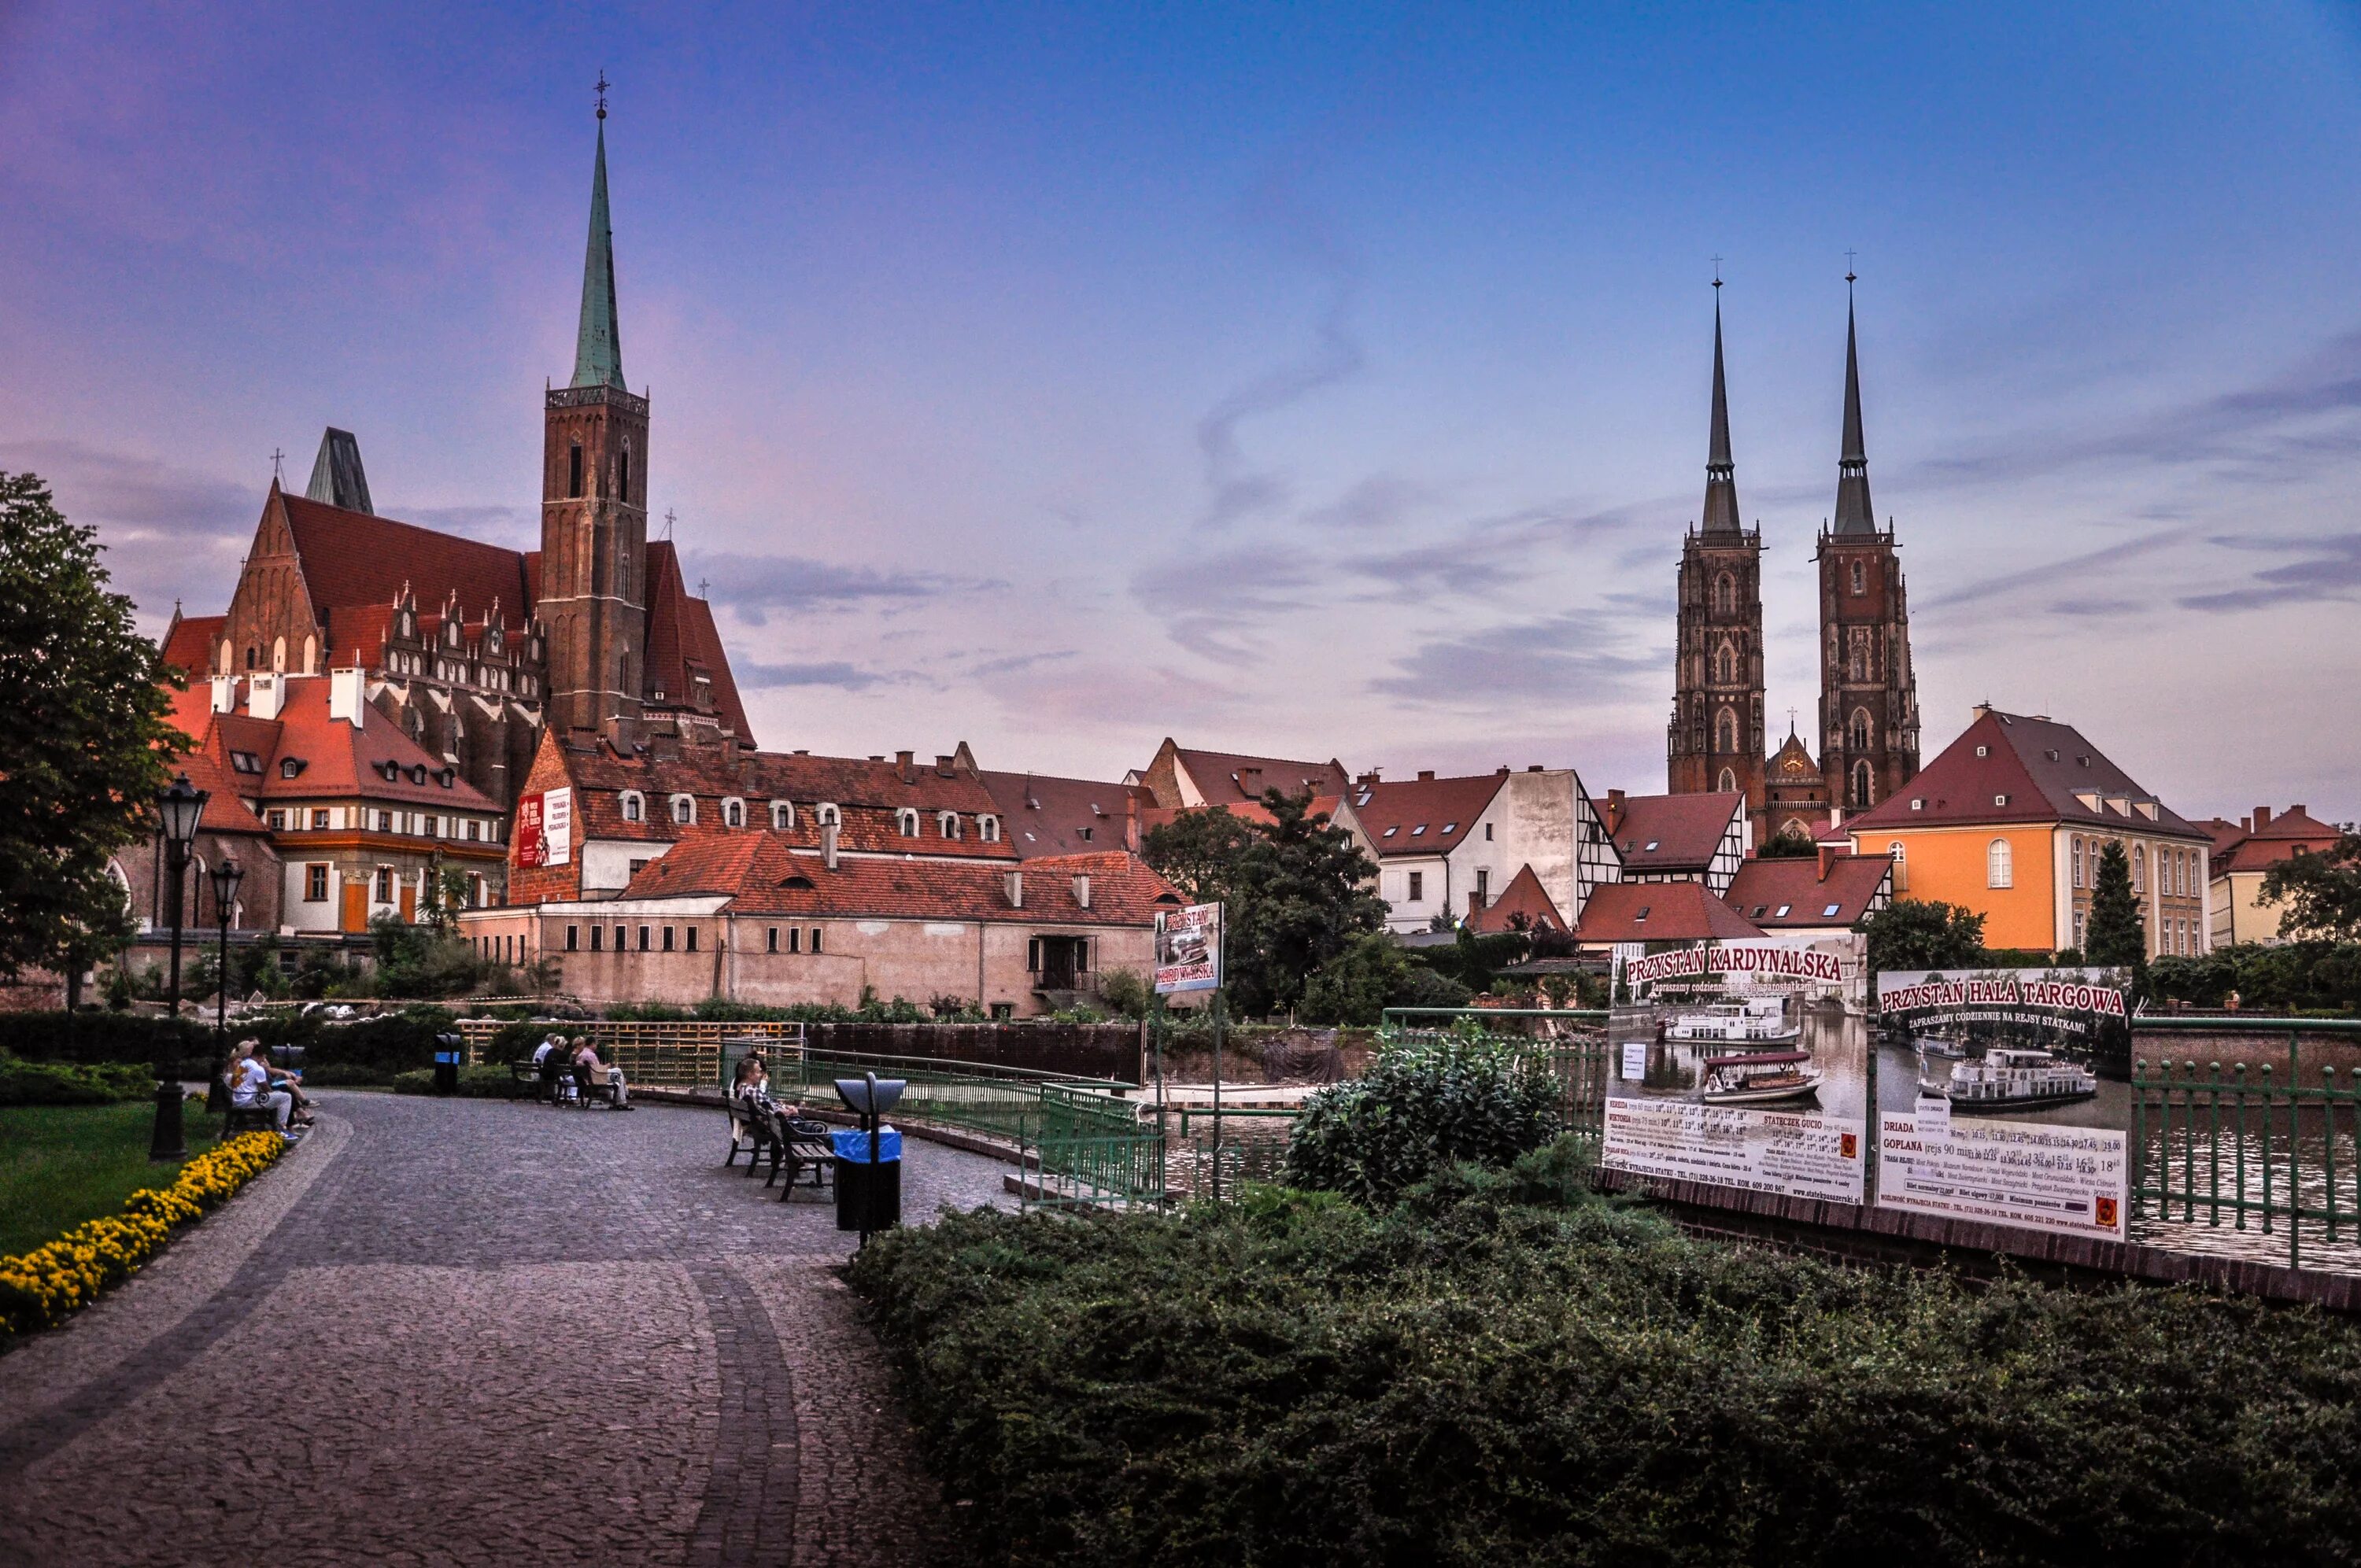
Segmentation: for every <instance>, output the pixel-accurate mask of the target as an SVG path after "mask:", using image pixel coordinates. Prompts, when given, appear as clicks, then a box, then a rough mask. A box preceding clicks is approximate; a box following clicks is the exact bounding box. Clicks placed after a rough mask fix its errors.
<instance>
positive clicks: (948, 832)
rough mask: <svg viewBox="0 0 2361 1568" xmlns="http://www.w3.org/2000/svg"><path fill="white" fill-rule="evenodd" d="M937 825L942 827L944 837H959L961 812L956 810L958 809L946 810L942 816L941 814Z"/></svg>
mask: <svg viewBox="0 0 2361 1568" xmlns="http://www.w3.org/2000/svg"><path fill="white" fill-rule="evenodd" d="M936 826H937V827H939V828H941V830H942V835H943V837H944V838H946V839H956V838H958V837H959V836H960V819H959V813H958V812H956V811H946V812H944V813H943V814H942V816H941V817H939V819H938V820H937V823H936Z"/></svg>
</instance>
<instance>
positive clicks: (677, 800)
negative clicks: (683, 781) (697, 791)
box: [672, 795, 697, 828]
mask: <svg viewBox="0 0 2361 1568" xmlns="http://www.w3.org/2000/svg"><path fill="white" fill-rule="evenodd" d="M672 819H673V821H674V822H675V823H676V824H678V825H679V826H681V827H683V828H686V827H687V826H688V825H689V824H690V823H692V822H695V821H696V820H697V796H695V795H674V796H673V797H672Z"/></svg>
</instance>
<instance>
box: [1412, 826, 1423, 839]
mask: <svg viewBox="0 0 2361 1568" xmlns="http://www.w3.org/2000/svg"><path fill="white" fill-rule="evenodd" d="M1425 831H1426V824H1425V823H1423V822H1422V823H1420V824H1419V825H1418V826H1417V827H1415V828H1411V830H1410V836H1411V838H1413V839H1415V838H1417V837H1418V836H1419V835H1420V834H1422V833H1423V832H1425Z"/></svg>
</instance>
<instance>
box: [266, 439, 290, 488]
mask: <svg viewBox="0 0 2361 1568" xmlns="http://www.w3.org/2000/svg"><path fill="white" fill-rule="evenodd" d="M286 460H287V454H285V453H284V452H281V451H280V450H279V448H277V447H276V446H274V447H272V448H271V449H270V481H271V483H273V484H277V483H279V482H280V480H282V479H284V478H286V477H287V476H286V475H285V474H284V473H283V472H281V471H280V464H282V463H284V462H285V461H286Z"/></svg>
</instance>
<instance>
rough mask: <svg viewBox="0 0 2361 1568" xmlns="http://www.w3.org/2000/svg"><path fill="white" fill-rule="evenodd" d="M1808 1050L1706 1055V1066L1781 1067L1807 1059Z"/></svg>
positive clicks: (1808, 1055) (1810, 1055)
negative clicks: (1719, 1055) (1741, 1054)
mask: <svg viewBox="0 0 2361 1568" xmlns="http://www.w3.org/2000/svg"><path fill="white" fill-rule="evenodd" d="M1811 1059H1812V1054H1811V1052H1809V1051H1748V1052H1747V1053H1746V1054H1745V1055H1744V1056H1736V1057H1708V1058H1705V1065H1706V1066H1707V1067H1781V1066H1785V1065H1787V1064H1790V1063H1794V1062H1799V1061H1809V1060H1811Z"/></svg>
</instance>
